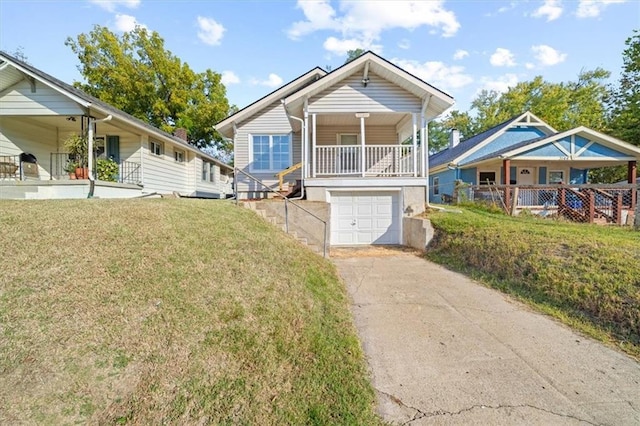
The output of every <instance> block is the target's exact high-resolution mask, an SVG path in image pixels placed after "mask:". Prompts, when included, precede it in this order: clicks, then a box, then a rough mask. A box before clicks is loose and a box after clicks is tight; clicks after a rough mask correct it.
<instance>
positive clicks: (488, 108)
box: [430, 68, 610, 148]
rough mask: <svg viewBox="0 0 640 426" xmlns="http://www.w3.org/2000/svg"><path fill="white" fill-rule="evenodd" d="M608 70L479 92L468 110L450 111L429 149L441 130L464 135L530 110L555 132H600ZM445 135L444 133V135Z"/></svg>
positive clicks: (539, 78)
mask: <svg viewBox="0 0 640 426" xmlns="http://www.w3.org/2000/svg"><path fill="white" fill-rule="evenodd" d="M609 76H610V73H609V71H606V70H604V69H602V68H596V69H595V70H592V71H582V72H581V73H580V74H579V75H578V79H577V80H576V81H568V82H561V83H551V82H548V81H545V80H544V79H543V78H542V76H537V77H535V78H534V79H533V80H530V81H524V82H520V83H518V84H517V85H515V86H514V87H511V88H509V90H508V91H507V92H505V93H502V94H500V93H498V92H496V91H488V90H483V91H481V92H480V93H479V94H478V96H477V97H476V98H475V99H474V100H473V101H472V103H471V113H468V112H460V111H452V112H451V113H450V115H449V116H448V117H446V118H444V119H443V120H440V121H439V122H438V124H434V125H433V128H434V129H435V132H434V133H433V134H432V133H430V143H431V146H432V148H436V147H437V148H442V147H445V146H446V143H443V138H444V136H443V134H442V130H444V131H445V132H446V133H448V130H449V129H451V128H457V129H458V130H460V134H461V137H462V138H463V139H464V138H468V137H470V136H473V135H475V134H478V133H481V132H483V131H485V130H488V129H490V128H492V127H494V126H496V125H498V124H500V123H503V122H505V121H507V120H509V119H511V118H513V117H516V116H518V115H520V114H522V113H524V112H525V111H531V112H532V113H534V114H535V115H536V116H538V117H540V118H541V119H542V120H544V121H545V122H547V123H548V124H549V125H551V126H552V127H554V128H555V129H556V130H558V131H564V130H569V129H571V128H574V127H577V126H586V127H589V128H592V129H594V130H599V131H604V130H606V127H607V121H606V118H607V113H606V112H607V102H608V99H609V96H610V91H609V88H608V87H607V85H606V83H605V81H606V79H607V78H609ZM446 137H447V138H448V135H447V136H446Z"/></svg>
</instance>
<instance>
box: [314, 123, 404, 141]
mask: <svg viewBox="0 0 640 426" xmlns="http://www.w3.org/2000/svg"><path fill="white" fill-rule="evenodd" d="M317 132H318V134H317V136H316V144H317V145H337V140H338V139H337V135H338V134H340V133H350V134H358V135H359V134H360V126H323V127H318V128H317ZM364 138H365V144H366V145H395V144H397V143H398V135H397V133H396V126H367V125H366V124H365V128H364Z"/></svg>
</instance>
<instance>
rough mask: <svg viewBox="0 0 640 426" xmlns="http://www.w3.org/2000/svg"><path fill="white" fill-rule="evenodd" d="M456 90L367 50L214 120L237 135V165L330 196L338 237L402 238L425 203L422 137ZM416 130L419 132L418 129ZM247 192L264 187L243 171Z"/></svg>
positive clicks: (272, 182)
mask: <svg viewBox="0 0 640 426" xmlns="http://www.w3.org/2000/svg"><path fill="white" fill-rule="evenodd" d="M451 105H453V98H451V97H450V96H449V95H447V94H446V93H444V92H442V91H440V90H438V89H436V88H435V87H433V86H431V85H429V84H428V83H426V82H424V81H423V80H421V79H419V78H417V77H415V76H414V75H412V74H410V73H408V72H406V71H405V70H403V69H401V68H399V67H397V66H396V65H394V64H392V63H391V62H388V61H387V60H385V59H383V58H381V57H380V56H378V55H376V54H374V53H372V52H367V53H365V54H363V55H362V56H360V57H358V58H357V59H355V60H353V61H351V62H349V63H347V64H345V65H343V66H341V67H340V68H337V69H336V70H334V71H332V72H330V73H326V72H325V71H323V70H322V69H320V68H314V69H312V70H311V71H309V72H308V73H306V74H304V75H302V76H300V77H298V78H297V79H295V80H293V81H292V82H290V83H288V84H286V85H284V86H283V87H281V88H279V89H277V90H276V91H274V92H272V93H270V94H269V95H267V96H265V97H263V98H262V99H260V100H258V101H256V102H254V103H253V104H251V105H249V106H248V107H246V108H244V109H242V110H240V111H238V112H237V113H236V114H234V115H232V116H230V117H228V118H226V119H225V120H223V121H221V122H220V123H218V124H217V125H216V126H215V127H216V129H217V130H218V131H219V132H220V133H221V134H223V135H224V136H226V137H228V138H232V139H233V141H234V147H235V157H234V161H235V166H236V167H237V168H238V169H239V170H242V171H243V172H245V173H248V174H250V175H252V176H254V177H255V178H256V179H258V180H259V181H261V182H262V183H263V184H265V185H268V186H269V187H271V188H277V184H278V180H277V178H275V177H274V174H275V173H277V172H280V171H282V170H283V169H287V168H288V167H290V166H293V165H296V164H299V163H302V167H301V168H300V169H298V170H297V171H296V172H294V173H292V174H291V175H289V176H287V178H286V179H287V180H291V179H297V180H299V181H301V183H302V186H303V188H304V193H305V195H306V198H307V200H311V201H322V202H326V203H329V204H330V228H331V244H333V245H351V244H372V243H375V244H400V243H402V242H403V241H402V218H403V217H404V216H413V215H416V214H419V213H421V212H423V211H424V208H425V202H426V191H427V178H426V177H427V176H428V173H427V169H428V165H427V161H426V157H425V151H424V150H422V149H420V146H419V143H418V140H426V139H427V123H428V122H429V121H431V120H433V119H434V118H436V117H437V116H439V115H440V114H442V113H443V112H444V111H445V110H446V109H447V108H449V107H450V106H451ZM416 135H417V136H418V137H414V136H416ZM236 189H237V191H238V196H239V197H240V198H254V197H261V196H264V195H265V188H264V187H262V185H261V184H259V183H256V182H255V181H253V180H251V179H250V178H248V177H246V176H245V175H244V174H243V173H241V172H238V173H237V175H236Z"/></svg>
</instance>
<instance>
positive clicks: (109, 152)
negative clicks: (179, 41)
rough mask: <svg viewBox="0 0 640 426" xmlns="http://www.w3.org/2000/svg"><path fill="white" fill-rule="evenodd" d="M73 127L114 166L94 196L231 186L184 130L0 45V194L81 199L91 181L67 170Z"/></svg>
mask: <svg viewBox="0 0 640 426" xmlns="http://www.w3.org/2000/svg"><path fill="white" fill-rule="evenodd" d="M109 117H111V118H109ZM105 119H107V120H105ZM90 123H91V124H93V126H91V125H90ZM91 127H93V128H92V132H87V130H88V129H89V128H91ZM72 134H78V135H80V134H82V135H85V134H90V135H91V134H92V135H93V138H92V141H91V142H92V144H93V146H94V148H95V154H96V158H101V157H103V158H111V159H113V160H114V161H115V162H116V163H117V165H118V172H117V174H116V175H115V176H116V177H115V180H116V182H103V181H99V180H98V181H96V182H95V186H94V194H93V195H94V196H96V197H101V198H121V197H136V196H143V195H148V194H154V193H158V194H167V193H179V194H180V195H182V196H193V197H206V198H224V197H226V196H227V195H230V194H232V192H233V188H232V184H233V168H232V167H230V166H228V165H226V164H224V163H223V162H221V161H219V160H217V159H216V158H214V157H212V156H210V155H208V154H206V153H204V152H202V151H200V150H199V149H197V148H196V147H194V146H192V145H190V144H188V143H187V142H186V134H185V133H184V132H183V133H182V134H181V137H180V136H175V135H170V134H168V133H165V132H163V131H161V130H159V129H157V128H155V127H153V126H150V125H148V124H147V123H144V122H143V121H141V120H139V119H137V118H135V117H132V116H131V115H129V114H127V113H125V112H123V111H120V110H118V109H116V108H114V107H112V106H111V105H108V104H106V103H104V102H101V101H100V100H98V99H96V98H94V97H92V96H90V95H88V94H86V93H84V92H83V91H81V90H78V89H76V88H75V87H73V86H71V85H69V84H66V83H64V82H62V81H60V80H58V79H56V78H54V77H52V76H50V75H48V74H46V73H44V72H42V71H40V70H38V69H36V68H34V67H32V66H30V65H28V64H26V63H24V62H22V61H20V60H18V59H16V58H14V57H12V56H10V55H8V54H6V53H4V52H0V198H11V199H23V198H45V199H46V198H86V197H87V196H88V195H89V191H90V185H89V181H88V180H86V179H71V177H72V176H70V174H69V173H67V171H65V169H66V166H67V165H68V163H69V161H70V158H69V154H68V153H67V152H66V150H65V146H64V141H65V139H67V138H68V136H69V135H72Z"/></svg>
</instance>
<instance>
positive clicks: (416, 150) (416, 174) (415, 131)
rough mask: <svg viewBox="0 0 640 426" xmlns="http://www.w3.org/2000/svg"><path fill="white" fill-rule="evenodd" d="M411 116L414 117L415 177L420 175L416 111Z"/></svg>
mask: <svg viewBox="0 0 640 426" xmlns="http://www.w3.org/2000/svg"><path fill="white" fill-rule="evenodd" d="M411 118H412V119H413V137H412V140H413V177H416V176H418V141H417V136H418V123H417V120H416V113H415V112H414V113H413V114H411Z"/></svg>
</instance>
